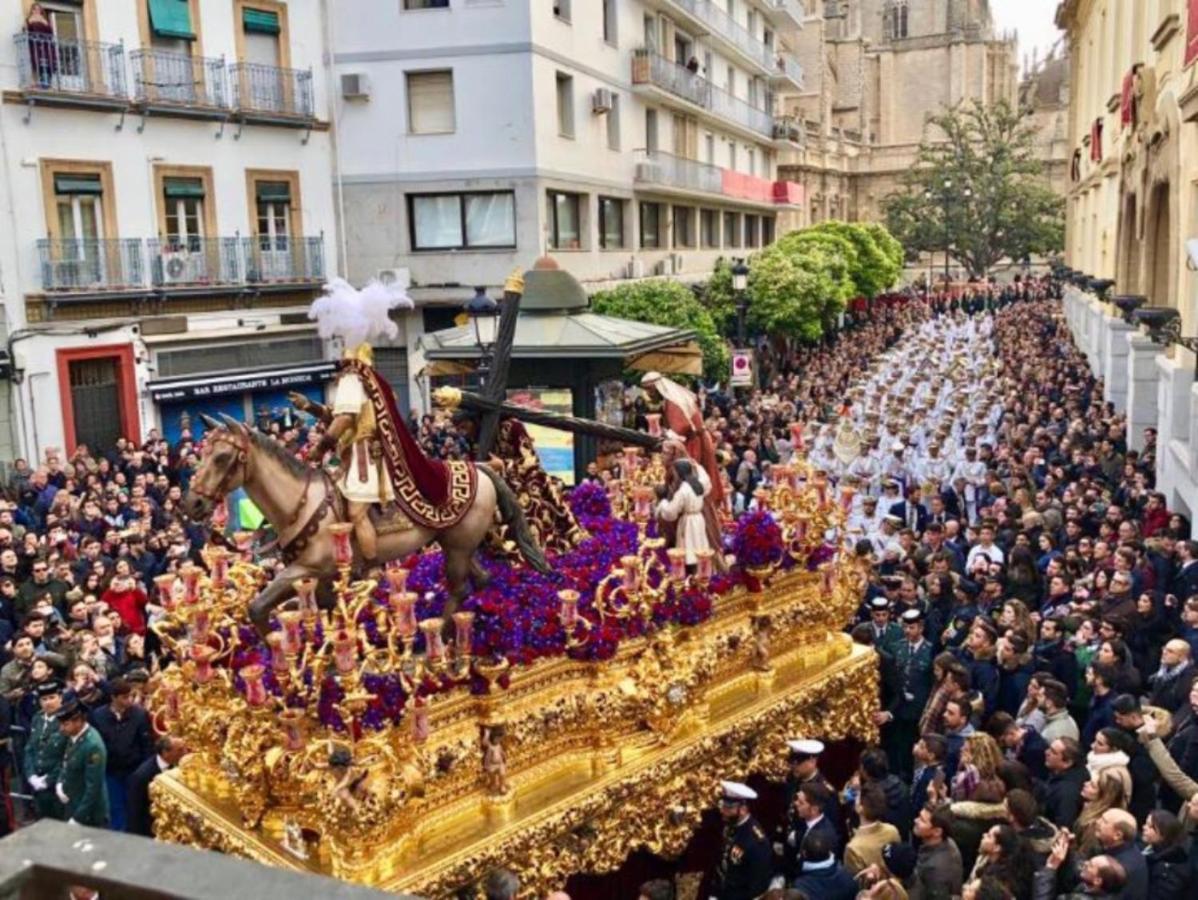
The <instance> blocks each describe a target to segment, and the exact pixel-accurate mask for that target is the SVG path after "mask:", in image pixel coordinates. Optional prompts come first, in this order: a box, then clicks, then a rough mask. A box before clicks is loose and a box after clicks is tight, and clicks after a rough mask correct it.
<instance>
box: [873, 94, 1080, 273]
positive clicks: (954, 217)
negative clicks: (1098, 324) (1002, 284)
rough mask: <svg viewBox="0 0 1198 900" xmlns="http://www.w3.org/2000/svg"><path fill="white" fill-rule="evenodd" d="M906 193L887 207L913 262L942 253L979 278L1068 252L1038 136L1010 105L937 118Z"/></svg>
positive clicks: (1059, 203) (1060, 207)
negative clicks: (1005, 265) (1003, 265)
mask: <svg viewBox="0 0 1198 900" xmlns="http://www.w3.org/2000/svg"><path fill="white" fill-rule="evenodd" d="M929 124H930V125H931V126H932V131H933V133H932V134H930V135H929V136H928V137H926V138H925V139H924V141H923V143H922V144H921V145H920V148H919V154H918V157H917V161H916V164H915V166H914V167H912V168H911V169H910V170H909V171H908V172H907V173H906V174H905V175H904V176H903V179H902V181H903V189H902V190H901V191H899V192H896V193H894V194H891V195H890V196H889V197H887V198H886V199H885V200H884V201H883V209H884V211H885V213H886V221H887V224H888V226H889V227H890V230H891V232H893V233H894V236H895V237H897V238H898V240H899V241H900V242H901V243H902V245H903V246H904V247H905V248H906V249H907V252H908V254H918V253H919V252H923V251H927V252H934V251H938V250H939V251H943V250H945V248H946V245H947V246H948V251H949V253H950V255H951V256H952V257H953V258H954V259H956V260H957V262H958V263H959V264H961V265H962V266H964V267H965V269H966V270H967V271H968V272H969V274H970V275H975V276H982V275H985V274H986V272H987V271H988V270H989V269H990V267H991V266H993V265H994V264H995V263H997V262H998V261H999V260H1001V259H1003V258H1008V259H1011V260H1016V261H1017V260H1022V259H1024V258H1026V257H1028V256H1031V255H1046V254H1050V253H1055V252H1058V251H1059V250H1061V249H1062V247H1063V245H1064V236H1065V226H1064V221H1065V220H1064V216H1065V205H1064V200H1063V199H1062V198H1061V197H1058V196H1056V195H1055V194H1053V192H1052V191H1051V190H1050V189H1049V187H1048V186H1047V182H1046V181H1045V179H1044V176H1043V166H1042V165H1041V163H1040V160H1039V159H1037V158H1036V151H1035V137H1036V130H1035V128H1034V127H1033V126H1032V124H1031V122H1030V120H1029V119H1027V118H1026V117H1025V115H1024V114H1023V113H1022V112H1021V111H1018V110H1015V109H1013V108H1012V107H1011V106H1010V105H1009V104H1007V103H1006V102H999V103H996V104H994V105H991V106H983V105H981V104H978V103H976V102H974V103H972V104H969V105H963V106H958V107H955V108H953V109H949V110H946V111H945V112H943V113H941V114H939V115H937V116H934V117H933V118H932V119H931V120H930V123H929Z"/></svg>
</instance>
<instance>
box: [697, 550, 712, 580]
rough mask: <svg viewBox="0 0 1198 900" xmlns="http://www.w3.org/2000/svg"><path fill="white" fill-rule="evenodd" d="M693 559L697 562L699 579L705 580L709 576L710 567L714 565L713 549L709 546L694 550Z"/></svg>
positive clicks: (710, 572)
mask: <svg viewBox="0 0 1198 900" xmlns="http://www.w3.org/2000/svg"><path fill="white" fill-rule="evenodd" d="M695 559H696V562H697V563H698V565H697V574H698V576H699V578H700V579H702V580H704V581H706V580H708V579H710V578H711V574H712V569H713V567H714V565H715V564H714V562H713V560H714V559H715V551H714V550H711V549H709V548H704V549H703V550H696V551H695Z"/></svg>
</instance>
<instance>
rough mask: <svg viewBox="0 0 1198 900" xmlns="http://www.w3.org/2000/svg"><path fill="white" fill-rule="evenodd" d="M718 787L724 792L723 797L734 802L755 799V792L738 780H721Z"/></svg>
mask: <svg viewBox="0 0 1198 900" xmlns="http://www.w3.org/2000/svg"><path fill="white" fill-rule="evenodd" d="M720 789H721V790H722V791H723V792H724V799H725V800H729V801H732V802H734V803H740V802H743V801H746V800H756V799H757V792H756V791H755V790H753V789H752V788H751V787H749V786H748V785H747V784H741V783H740V782H739V781H721V782H720Z"/></svg>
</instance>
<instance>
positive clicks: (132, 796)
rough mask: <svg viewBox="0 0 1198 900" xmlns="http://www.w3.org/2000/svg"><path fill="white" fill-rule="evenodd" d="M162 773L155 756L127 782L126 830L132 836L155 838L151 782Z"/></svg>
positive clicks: (142, 765)
mask: <svg viewBox="0 0 1198 900" xmlns="http://www.w3.org/2000/svg"><path fill="white" fill-rule="evenodd" d="M161 772H162V769H161V768H160V767H159V765H158V756H157V754H155V755H154V756H151V757H150V758H149V759H147V760H146V761H145V762H143V763H142V764H141V765H140V766H138V767H137V768H136V769H134V771H133V774H132V775H130V776H129V779H128V781H126V782H125V789H126V795H125V830H126V831H128V832H129V833H130V834H140V835H142V836H143V837H153V836H154V819H153V817H152V816H151V815H150V782H151V781H153V780H154V779H155V778H157V777H158V775H159V773H161Z"/></svg>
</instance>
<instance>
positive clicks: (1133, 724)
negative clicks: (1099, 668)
mask: <svg viewBox="0 0 1198 900" xmlns="http://www.w3.org/2000/svg"><path fill="white" fill-rule="evenodd" d="M1113 709H1114V710H1115V726H1114V728H1112V729H1107V730H1106V731H1105V734H1106V735H1107V742H1108V743H1110V744H1111V746H1112V747H1113V748H1114V749H1115V750H1121V751H1122V752H1124V753H1126V754H1127V757H1128V763H1127V770H1128V772H1130V773H1131V800H1130V802H1129V803H1128V804H1127V810H1128V812H1130V813H1131V814H1132V815H1133V816H1135V817H1136V822H1138V823H1139V824H1140V825H1141V826H1142V825H1143V824H1144V821H1145V820H1146V819H1147V818H1148V814H1149V813H1150V812H1152V810H1153V807H1155V806H1156V783H1157V780H1158V779H1159V778H1160V774H1159V772H1158V771H1157V768H1156V764H1155V763H1153V761H1152V757H1150V756H1149V755H1148V749H1147V748H1146V747H1145V746H1144V744H1142V743H1140V740H1139V736H1138V735H1137V733H1136V732H1137V731H1138V730H1139V729H1140V727H1141V726H1142V725H1143V724H1144V713H1143V711H1142V710H1141V709H1140V701H1139V698H1137V697H1134V696H1132V695H1131V694H1121V695H1119V696H1118V697H1116V698H1115V703H1114V706H1113Z"/></svg>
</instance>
